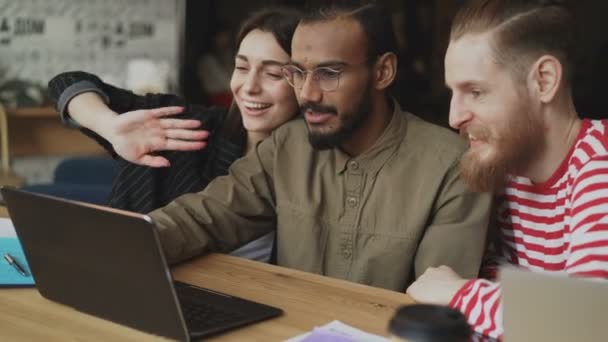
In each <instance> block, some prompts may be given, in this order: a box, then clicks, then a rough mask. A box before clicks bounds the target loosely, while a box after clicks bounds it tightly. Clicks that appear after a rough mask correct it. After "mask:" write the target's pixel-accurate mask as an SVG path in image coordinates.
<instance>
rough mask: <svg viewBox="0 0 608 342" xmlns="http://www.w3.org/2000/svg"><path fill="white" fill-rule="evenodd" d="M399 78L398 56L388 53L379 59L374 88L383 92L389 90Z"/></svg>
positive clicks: (375, 70)
mask: <svg viewBox="0 0 608 342" xmlns="http://www.w3.org/2000/svg"><path fill="white" fill-rule="evenodd" d="M396 77H397V55H395V54H394V53H392V52H387V53H385V54H383V55H382V56H380V57H378V60H377V61H376V64H375V66H374V88H376V89H377V90H383V89H386V88H388V87H389V86H390V85H391V84H393V82H394V81H395V78H396Z"/></svg>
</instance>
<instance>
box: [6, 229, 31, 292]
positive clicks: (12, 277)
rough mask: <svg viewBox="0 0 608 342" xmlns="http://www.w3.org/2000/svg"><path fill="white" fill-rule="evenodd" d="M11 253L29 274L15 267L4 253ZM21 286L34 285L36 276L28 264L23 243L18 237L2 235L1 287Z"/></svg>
mask: <svg viewBox="0 0 608 342" xmlns="http://www.w3.org/2000/svg"><path fill="white" fill-rule="evenodd" d="M6 253H8V254H10V255H11V256H12V257H13V258H14V259H15V260H16V261H17V263H18V264H19V265H20V266H22V267H23V268H24V269H25V271H26V273H27V276H24V275H22V274H21V273H19V272H18V271H17V270H16V269H15V267H13V266H12V265H10V264H9V263H8V262H7V261H6V260H5V259H4V255H5V254H6ZM19 286H34V278H33V277H32V272H31V271H30V267H29V265H28V264H27V260H26V259H25V255H24V254H23V249H22V248H21V244H20V243H19V240H18V239H17V238H16V237H1V238H0V287H19Z"/></svg>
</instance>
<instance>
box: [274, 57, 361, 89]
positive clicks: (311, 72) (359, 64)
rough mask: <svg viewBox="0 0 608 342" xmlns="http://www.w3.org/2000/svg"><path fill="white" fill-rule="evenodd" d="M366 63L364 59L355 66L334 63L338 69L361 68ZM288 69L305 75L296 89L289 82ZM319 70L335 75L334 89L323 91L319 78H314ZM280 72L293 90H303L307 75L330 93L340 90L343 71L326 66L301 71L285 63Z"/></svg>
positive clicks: (293, 84) (297, 67) (295, 66)
mask: <svg viewBox="0 0 608 342" xmlns="http://www.w3.org/2000/svg"><path fill="white" fill-rule="evenodd" d="M368 61H369V59H366V60H364V61H363V62H361V63H357V64H347V63H343V62H339V63H335V64H337V65H339V67H342V68H345V67H357V66H362V65H365V64H367V62H368ZM289 69H297V70H298V71H299V72H301V74H302V75H306V76H304V79H303V82H302V84H301V85H300V86H299V87H297V86H296V85H295V82H293V83H292V81H290V77H289V75H288V73H290V72H291V71H290V70H289ZM319 70H331V71H332V72H335V73H336V76H334V77H336V78H337V81H336V86H335V87H334V88H329V89H325V88H324V87H323V86H322V85H321V79H320V78H319V76H316V77H315V73H318V71H319ZM281 71H282V72H283V77H285V79H286V80H287V83H289V85H290V86H292V87H293V88H294V89H297V90H301V89H302V88H304V84H305V83H306V80H307V79H308V74H312V75H313V80H314V81H316V82H317V84H318V86H319V88H321V90H323V91H327V92H331V91H336V90H338V88H340V77H341V76H342V73H343V72H344V69H342V70H337V69H335V68H333V67H331V66H329V65H328V66H319V67H316V68H314V69H312V70H303V69H302V68H300V67H299V66H297V65H295V64H291V63H286V64H284V65H283V66H282V67H281Z"/></svg>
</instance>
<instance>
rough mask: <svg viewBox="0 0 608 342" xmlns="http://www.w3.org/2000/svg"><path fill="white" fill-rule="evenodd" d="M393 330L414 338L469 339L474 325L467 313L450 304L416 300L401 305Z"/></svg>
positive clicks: (394, 320)
mask: <svg viewBox="0 0 608 342" xmlns="http://www.w3.org/2000/svg"><path fill="white" fill-rule="evenodd" d="M389 332H390V333H391V334H393V335H395V336H398V337H400V338H404V339H408V340H410V341H424V342H435V341H442V342H444V341H445V342H447V341H467V340H468V339H469V338H470V337H471V327H470V326H469V324H468V323H467V320H466V317H464V315H463V314H462V313H461V312H460V311H458V310H454V309H452V308H450V307H447V306H439V305H428V304H416V305H407V306H403V307H401V308H399V310H397V312H396V313H395V316H393V318H392V319H391V321H390V323H389Z"/></svg>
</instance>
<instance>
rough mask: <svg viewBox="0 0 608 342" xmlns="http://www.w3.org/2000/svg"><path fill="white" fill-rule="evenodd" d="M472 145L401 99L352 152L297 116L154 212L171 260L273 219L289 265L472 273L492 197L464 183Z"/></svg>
mask: <svg viewBox="0 0 608 342" xmlns="http://www.w3.org/2000/svg"><path fill="white" fill-rule="evenodd" d="M464 148H465V146H464V143H463V142H462V141H461V139H460V138H459V137H458V136H457V135H456V134H455V133H453V132H451V131H449V130H447V129H444V128H440V127H438V126H435V125H432V124H429V123H427V122H425V121H422V120H421V119H419V118H417V117H415V116H413V115H412V114H409V113H404V112H401V110H400V109H399V108H398V106H395V112H394V114H393V117H392V119H391V121H390V123H389V125H388V126H387V128H386V129H385V131H384V133H383V134H382V136H381V137H380V138H379V139H378V140H377V141H376V143H375V144H374V145H373V146H372V147H370V148H369V149H368V150H367V151H365V152H364V153H362V154H361V155H359V156H357V157H352V158H351V157H349V156H348V155H347V154H345V153H344V152H342V151H341V150H340V149H338V148H334V149H330V150H315V149H314V148H312V146H311V145H310V144H309V142H308V130H307V127H306V123H305V122H304V121H303V120H302V119H298V120H294V121H292V122H289V123H287V124H285V125H283V126H282V127H280V128H279V129H277V130H276V131H275V132H274V133H273V134H272V136H271V137H269V138H268V139H265V140H264V141H262V142H261V143H259V144H258V145H257V147H256V149H254V150H253V151H252V152H251V153H249V154H248V155H246V156H245V157H243V158H241V159H239V160H237V161H236V162H235V163H234V164H233V165H232V167H231V168H230V171H229V174H228V175H227V176H224V177H219V178H216V179H215V180H214V181H213V182H211V183H210V184H209V186H208V187H207V188H206V189H205V190H204V191H202V192H200V193H194V194H186V195H184V196H181V197H179V198H178V199H176V200H174V201H173V202H172V203H170V204H169V205H167V206H166V207H164V208H160V209H158V210H156V211H154V212H152V213H151V214H150V216H152V218H153V219H154V220H155V221H156V222H157V225H158V226H159V234H160V235H159V236H160V240H161V242H162V245H163V248H164V249H165V253H166V256H167V258H168V260H169V261H170V262H177V261H181V260H185V259H187V258H191V257H194V256H196V255H199V254H201V253H204V252H207V251H216V252H229V251H231V250H233V249H235V248H237V247H239V246H241V245H243V244H245V243H246V242H248V241H252V240H254V239H255V238H257V237H260V236H262V235H264V234H267V233H269V232H271V231H273V230H275V229H276V233H277V242H278V243H277V263H278V264H279V265H281V266H285V267H291V268H295V269H299V270H303V271H307V272H313V273H319V274H323V275H327V276H330V277H335V278H341V279H346V280H350V281H353V282H359V283H363V284H368V285H372V286H378V287H383V288H387V289H392V290H398V291H403V290H405V289H406V288H407V286H408V285H409V284H410V283H411V282H412V281H413V280H414V279H415V277H418V276H420V275H421V274H422V273H423V272H424V271H425V269H426V268H427V267H429V266H439V265H448V266H451V267H452V268H453V269H454V270H455V271H456V272H458V273H459V274H460V275H462V276H464V277H469V278H470V277H475V276H477V273H478V271H479V266H480V263H481V257H482V253H483V250H484V245H485V240H486V231H487V226H488V218H489V211H490V204H491V203H490V202H491V198H490V195H488V194H475V193H471V192H469V191H467V189H466V187H465V185H464V184H463V182H462V180H461V178H460V175H459V170H458V162H459V157H460V155H461V153H462V152H463V151H464Z"/></svg>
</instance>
